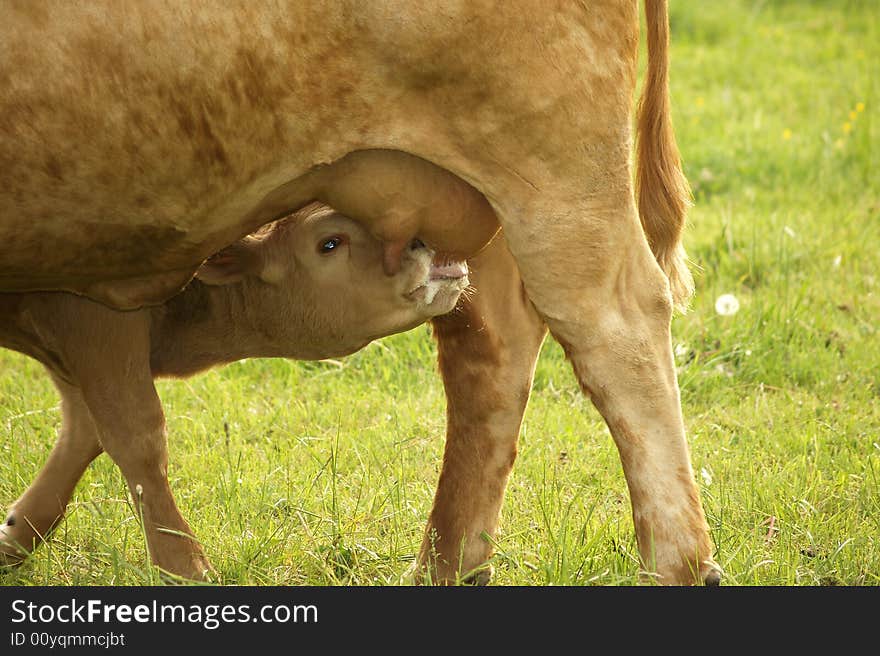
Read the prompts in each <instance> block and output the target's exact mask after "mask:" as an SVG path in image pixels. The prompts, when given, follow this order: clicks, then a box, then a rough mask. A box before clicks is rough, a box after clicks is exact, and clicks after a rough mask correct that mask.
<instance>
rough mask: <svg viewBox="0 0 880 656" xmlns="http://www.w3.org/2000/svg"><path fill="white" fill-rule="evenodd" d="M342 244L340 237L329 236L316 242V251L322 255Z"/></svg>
mask: <svg viewBox="0 0 880 656" xmlns="http://www.w3.org/2000/svg"><path fill="white" fill-rule="evenodd" d="M341 244H342V237H331V238H330V239H325V240H324V241H322V242H321V243H320V244H318V252H319V253H321V254H322V255H327V254H328V253H332V252H333V251H335V250H337V249H338V248H339V246H340V245H341Z"/></svg>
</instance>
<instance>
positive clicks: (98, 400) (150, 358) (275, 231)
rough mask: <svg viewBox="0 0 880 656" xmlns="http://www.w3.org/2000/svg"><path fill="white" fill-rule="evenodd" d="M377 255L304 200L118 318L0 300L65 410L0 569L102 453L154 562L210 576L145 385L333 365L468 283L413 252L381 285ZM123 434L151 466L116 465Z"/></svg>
mask: <svg viewBox="0 0 880 656" xmlns="http://www.w3.org/2000/svg"><path fill="white" fill-rule="evenodd" d="M384 250H385V249H384V245H383V243H382V242H380V241H378V240H376V239H375V238H374V237H372V236H371V235H370V234H369V233H368V232H367V231H366V229H365V228H364V227H363V226H362V225H361V224H360V223H358V222H356V221H354V220H352V219H350V218H349V217H346V216H344V215H342V214H340V213H338V212H336V211H334V210H333V209H332V208H330V207H327V206H325V205H320V204H317V203H313V204H310V205H307V206H306V207H305V208H303V209H302V210H300V211H298V212H296V213H295V214H293V215H291V216H289V217H285V218H283V219H279V220H278V221H274V222H272V223H270V224H269V225H267V226H264V227H262V228H261V229H260V230H259V232H257V233H256V234H254V235H251V236H248V237H246V238H244V239H242V240H240V241H238V242H236V243H235V244H233V245H231V246H229V247H227V248H226V249H224V250H223V251H221V252H220V253H218V254H216V255H214V256H213V257H211V258H209V259H208V260H207V261H206V262H205V263H204V264H203V265H202V266H201V267H200V268H199V270H198V271H197V272H196V276H195V279H194V280H193V281H192V282H191V283H190V284H189V285H187V286H186V287H185V288H184V290H183V291H182V292H180V293H179V294H177V295H175V296H173V297H172V298H171V299H169V300H168V301H166V302H165V303H162V304H160V305H157V306H152V307H149V308H144V309H141V310H135V311H131V312H121V311H119V310H114V309H111V308H108V307H106V306H104V305H102V304H100V303H98V302H96V301H93V300H91V299H89V298H87V297H84V296H79V295H76V294H71V293H69V292H24V293H18V294H0V346H5V347H8V348H13V349H15V350H17V351H19V352H22V353H25V354H27V355H30V356H32V357H34V358H35V359H37V360H39V361H40V362H41V363H42V364H43V365H44V366H45V367H46V369H47V370H48V372H49V374H50V376H51V377H52V380H53V382H54V383H55V386H56V388H57V389H58V392H59V394H60V396H61V409H62V422H61V428H60V430H59V435H58V442H57V443H56V445H55V447H54V449H53V450H52V453H51V454H50V455H49V459H48V461H47V462H46V464H45V465H44V467H43V469H42V471H41V472H40V473H39V475H38V476H37V478H36V480H35V481H34V482H33V484H32V485H31V486H30V487H29V488H28V489H27V491H26V492H25V493H24V494H23V495H22V496H21V498H19V499H18V501H17V502H16V503H15V504H14V505H13V507H12V509H11V510H10V511H9V513H8V516H7V518H6V521H5V522H4V524H3V525H2V526H0V560H2V561H5V562H7V563H15V562H17V561H20V560H22V559H23V558H24V557H25V556H26V555H27V554H29V553H30V552H32V551H33V550H34V548H35V547H37V546H38V545H39V543H40V542H41V541H42V540H43V539H45V537H46V536H48V535H49V533H50V532H51V530H52V529H53V528H54V527H55V526H56V525H57V524H58V522H59V521H60V520H61V519H62V517H63V516H64V511H65V508H66V506H67V502H68V500H69V499H70V495H71V493H72V492H73V489H74V486H75V485H76V483H77V481H78V480H79V479H80V477H81V476H82V474H83V471H84V470H85V469H86V467H87V466H88V465H89V463H91V461H92V460H93V459H94V458H96V457H97V456H98V455H99V454H101V453H102V451H104V450H106V451H107V452H108V453H110V454H111V455H112V456H113V457H114V458H115V459H117V462H118V463H119V464H120V466H121V467H122V469H123V472H124V474H125V476H126V478H127V480H128V486H129V488H130V490H131V492H132V494H133V495H134V497H135V499H136V500H140V499H145V498H146V499H149V503H143V504H141V505H142V507H143V508H144V509H145V511H146V512H145V513H144V515H143V523H144V530H145V533H146V538H147V545H148V548H149V552H150V556H151V558H152V560H153V563H154V564H155V565H157V566H158V567H160V568H161V569H163V570H165V571H168V572H173V573H177V574H181V575H184V576H187V577H190V578H192V577H197V578H202V577H205V576H207V575H208V573H209V572H210V571H211V568H210V564H209V562H208V560H207V558H206V557H205V555H204V553H203V550H202V548H201V547H200V546H199V542H198V541H197V540H195V539H192V540H190V542H189V545H188V547H189V548H187V549H180V548H179V547H180V536H184V535H192V531H191V529H190V527H189V524H187V522H186V520H185V519H184V518H183V516H182V515H181V513H180V511H179V510H178V509H177V505H176V504H175V502H174V498H173V497H172V495H171V489H170V486H169V483H168V477H167V454H166V453H165V447H164V440H165V434H164V432H165V431H164V426H165V418H164V413H163V411H162V407H161V403H160V401H159V397H158V395H157V393H156V388H155V386H154V384H153V379H154V378H156V377H159V376H173V377H178V378H180V377H186V376H191V375H193V374H195V373H198V372H200V371H203V370H205V369H207V368H209V367H213V366H216V365H220V364H225V363H228V362H233V361H236V360H240V359H243V358H248V357H286V358H296V359H301V360H319V359H325V358H332V357H341V356H345V355H348V354H350V353H353V352H355V351H357V350H359V349H361V348H363V347H364V346H365V345H366V344H368V343H369V342H371V341H373V340H374V339H377V338H379V337H383V336H385V335H390V334H393V333H397V332H402V331H404V330H409V329H410V328H412V327H414V326H416V325H419V324H421V323H423V322H425V321H426V320H428V319H429V318H431V317H435V316H438V315H441V314H445V313H446V312H449V311H451V310H452V309H453V308H454V307H455V305H456V303H457V302H458V298H459V295H460V294H461V293H462V291H464V289H465V288H466V287H467V285H468V277H467V266H466V265H465V264H464V263H463V262H443V263H439V262H437V261H436V260H435V258H434V255H435V254H434V252H433V251H432V250H430V249H428V248H427V247H426V246H424V244H422V243H421V242H418V241H414V242H411V243H410V244H409V246H408V248H406V249H405V250H404V252H402V253H401V256H400V268H399V270H398V271H397V273H395V274H394V275H392V276H387V275H386V274H385V272H384ZM132 425H133V427H134V429H135V431H136V433H137V434H139V435H144V436H147V437H148V438H149V439H152V440H153V441H154V442H156V443H157V444H156V448H157V449H158V450H159V451H160V452H161V457H160V467H159V468H158V469H152V468H150V467H149V466H146V465H145V463H144V462H140V461H137V460H129V459H127V458H126V457H125V453H126V451H127V446H126V444H125V441H126V438H127V435H126V432H125V431H126V429H127V428H128V427H129V426H132ZM157 506H158V507H160V508H161V510H159V511H158V512H156V511H155V509H156V507H157ZM156 514H158V515H160V516H161V517H162V518H163V519H162V521H163V522H165V523H163V524H157V522H156V521H155V519H156V518H155V515H156ZM169 520H171V522H172V523H168V522H169ZM169 530H171V531H175V532H176V533H174V534H171V533H169V532H168V531H169Z"/></svg>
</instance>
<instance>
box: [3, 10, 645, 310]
mask: <svg viewBox="0 0 880 656" xmlns="http://www.w3.org/2000/svg"><path fill="white" fill-rule="evenodd" d="M279 4H280V3H279ZM462 6H465V5H462ZM467 6H469V5H467ZM526 6H528V5H526ZM16 7H18V8H13V7H12V6H11V5H6V6H5V8H4V10H3V11H4V13H5V14H6V15H4V16H2V17H0V19H2V22H3V23H4V24H5V25H7V26H14V27H13V28H9V29H7V30H6V34H5V36H4V40H3V42H2V43H0V79H2V80H3V82H4V84H3V85H2V89H3V90H2V91H0V244H2V246H0V290H5V291H16V290H29V289H66V290H70V291H79V292H85V293H88V294H90V295H92V296H94V297H96V298H99V299H100V300H105V301H106V302H109V303H112V304H114V305H117V306H120V307H122V306H124V307H132V306H135V305H139V304H141V303H150V302H157V301H159V300H162V299H164V298H166V297H167V296H169V295H170V294H171V293H173V292H174V291H176V289H177V288H179V286H181V285H182V284H184V283H185V282H186V280H187V279H188V277H189V274H190V273H191V272H192V271H193V270H194V269H195V267H196V266H197V265H198V264H199V263H200V262H201V261H202V260H203V259H204V258H205V257H207V256H208V255H210V254H211V253H213V252H215V251H217V250H219V249H220V248H222V247H223V246H225V245H226V244H228V243H230V242H231V241H233V240H234V239H235V238H237V237H239V236H241V235H243V234H246V233H247V232H249V231H251V230H253V229H254V228H256V227H257V226H259V225H261V224H263V223H265V222H266V221H268V220H271V219H272V218H275V217H276V216H278V215H279V214H281V213H283V212H285V211H288V210H292V209H296V207H298V206H299V205H300V204H301V203H304V202H305V201H307V200H310V198H307V196H309V193H310V192H311V189H310V188H309V187H308V185H306V184H300V182H303V183H304V182H305V181H306V180H308V178H307V177H306V178H304V177H303V176H306V174H307V173H308V172H309V171H311V170H312V169H313V168H314V167H316V166H318V165H321V164H325V163H327V162H332V161H335V160H337V159H339V158H341V157H343V156H344V155H345V154H347V153H349V152H352V151H357V150H362V149H375V148H384V149H394V150H399V151H403V152H408V153H412V154H415V155H419V156H421V157H423V158H425V159H427V160H430V161H432V162H435V163H436V164H438V165H440V166H442V167H445V168H447V169H449V170H450V171H452V172H453V173H456V174H458V175H460V176H462V177H463V178H465V179H466V180H468V181H469V182H471V183H472V184H473V185H474V186H475V187H476V188H477V189H479V191H481V192H482V193H483V194H485V195H486V196H487V197H489V199H490V200H491V201H492V202H493V204H494V205H495V206H496V207H503V206H504V204H505V203H514V202H516V197H517V195H521V194H528V193H532V192H534V191H538V190H541V191H543V192H545V193H546V192H547V186H548V185H549V184H551V183H552V182H553V181H554V180H557V179H559V178H560V177H565V176H566V175H567V176H569V177H571V175H570V173H571V172H572V171H574V170H575V169H576V168H577V167H578V166H580V163H579V159H578V158H581V155H582V153H583V148H581V147H580V145H579V144H578V143H573V142H572V135H575V136H576V137H577V136H580V138H583V139H587V138H592V137H593V136H594V135H592V134H590V131H593V132H595V131H596V130H599V131H600V132H601V130H602V129H603V128H602V126H599V127H598V128H597V127H595V126H592V127H590V126H589V124H588V118H584V116H587V117H588V116H589V114H590V113H591V106H590V104H589V102H587V101H588V100H589V98H590V97H591V96H590V95H589V94H588V93H586V92H585V91H584V89H583V88H581V87H579V86H578V84H574V82H577V80H578V76H577V75H573V73H577V72H578V70H579V69H582V68H583V66H581V65H580V64H577V62H575V64H571V63H570V62H567V61H566V60H565V58H564V54H565V52H564V49H565V46H566V44H567V43H568V42H569V41H572V40H574V41H577V40H578V39H579V38H580V36H579V35H577V34H574V32H573V31H572V30H568V31H566V30H565V29H563V30H562V31H561V32H559V33H558V34H557V33H556V31H558V28H557V26H556V25H557V23H558V24H560V25H562V26H563V27H565V20H561V21H551V22H553V25H551V26H550V27H548V28H547V34H546V35H544V36H545V37H546V38H547V39H555V41H552V43H551V44H550V45H551V46H553V47H551V48H549V49H548V47H547V45H548V44H547V43H540V42H539V40H540V39H535V38H533V37H534V36H535V35H536V34H537V32H536V28H537V23H536V20H535V19H534V17H533V18H529V17H528V16H525V15H524V14H523V12H522V9H521V8H519V9H517V8H516V7H513V8H511V9H510V15H509V16H500V15H496V13H497V8H496V10H493V11H492V12H484V10H483V9H482V8H481V7H479V6H477V5H474V8H473V9H472V10H465V11H471V12H472V15H469V16H462V15H460V12H461V11H462V10H461V9H459V10H458V12H459V13H458V14H456V15H449V16H446V17H445V18H444V19H443V20H439V19H438V20H439V22H437V23H436V24H434V25H427V24H424V23H425V21H431V20H433V18H432V16H434V14H429V13H425V12H424V11H423V10H419V9H418V8H415V9H410V8H409V7H411V5H409V4H407V3H401V6H400V7H398V8H397V9H394V10H393V11H391V10H390V9H389V10H388V11H387V13H384V14H383V12H385V11H386V9H387V7H386V9H382V8H380V7H372V5H370V3H367V4H366V5H365V7H366V8H364V3H352V4H351V5H350V6H349V5H347V4H346V3H323V2H314V3H311V2H301V1H297V2H291V3H289V5H288V7H287V8H286V9H284V8H279V7H278V6H272V7H269V6H268V5H267V4H264V3H242V4H241V5H235V4H233V3H224V5H222V6H219V7H218V6H217V5H211V7H210V9H206V7H207V5H205V3H193V4H192V6H191V7H186V6H181V5H180V4H179V3H176V4H175V5H174V6H173V7H172V8H164V7H162V6H158V5H149V6H147V5H146V4H145V3H135V4H133V5H132V4H126V3H113V2H108V3H107V5H106V6H103V7H94V6H92V7H87V8H82V7H79V6H75V5H72V4H61V5H59V4H57V3H48V2H46V3H40V2H37V1H36V0H35V1H34V2H30V3H20V4H19V5H16ZM407 12H411V13H410V14H407ZM517 13H518V14H519V17H518V18H516V20H515V21H514V22H512V23H510V25H506V27H505V29H504V30H496V31H495V32H494V33H492V32H491V30H490V28H491V26H492V23H491V21H492V20H498V21H501V22H502V23H504V22H505V21H513V20H514V19H513V18H511V16H515V15H517ZM624 13H625V12H624ZM545 14H546V12H545V11H544V10H542V11H541V12H539V14H538V15H537V16H538V17H539V18H540V16H544V15H545ZM439 15H440V12H438V13H437V14H436V16H439ZM493 16H494V18H493ZM557 18H558V17H557ZM563 18H564V17H563ZM466 19H467V20H466ZM487 21H489V22H487ZM549 24H550V23H548V25H549ZM395 25H396V27H395ZM383 26H384V28H383ZM392 28H393V29H392ZM428 28H430V30H428ZM426 30H428V31H427V32H426ZM426 34H431V38H430V39H426V38H425V35H426ZM517 34H519V35H520V36H525V35H529V36H528V39H524V40H523V41H522V42H517V43H510V39H511V38H514V40H515V37H516V35H517ZM538 36H541V35H539V34H538ZM7 37H8V38H7ZM478 37H479V38H478ZM553 43H557V44H561V46H559V47H561V48H562V50H563V52H554V49H556V50H558V47H557V46H555V45H553ZM536 44H537V45H536ZM573 54H575V55H577V54H578V53H577V51H576V50H575V51H573ZM548 57H549V58H550V59H548ZM612 59H613V58H612ZM548 64H551V65H550V66H548ZM572 66H574V69H572ZM603 66H604V65H603ZM530 67H531V68H530ZM575 69H577V70H575ZM594 69H595V70H593V69H590V68H589V67H588V68H587V73H588V75H586V76H585V77H584V76H581V77H583V78H584V80H583V82H584V83H592V82H595V80H596V79H600V80H601V79H610V80H612V83H613V84H616V85H617V87H623V91H622V92H621V93H619V94H617V95H619V96H620V98H622V99H623V100H615V101H614V102H617V103H618V104H619V105H620V107H621V108H625V106H626V104H627V103H628V102H629V93H628V92H629V88H627V85H626V84H621V82H620V81H621V76H624V77H625V76H626V75H627V74H628V70H627V64H626V62H624V65H623V68H621V70H619V71H618V70H610V71H604V70H599V68H596V67H594ZM581 86H583V85H581ZM584 103H586V104H584ZM579 104H584V106H583V107H579V109H581V110H582V111H581V112H580V113H578V112H576V111H575V109H573V107H577V106H578V105H579ZM592 109H594V110H596V111H594V112H593V113H597V112H598V110H599V109H601V110H602V111H605V110H606V108H604V107H602V108H596V107H593V108H592ZM606 113H607V112H606ZM558 117H563V118H565V119H566V120H567V121H568V124H566V125H562V124H560V123H559V122H558V120H556V119H557V118H558ZM615 138H616V136H615ZM618 141H619V139H618ZM581 159H582V158H581ZM392 177H393V176H392ZM401 177H402V178H405V177H406V176H405V175H404V176H401ZM411 190H412V191H413V192H415V191H417V190H418V186H417V185H414V186H412V187H411ZM404 191H405V190H404ZM487 230H488V228H487ZM478 232H479V231H478ZM481 239H482V237H480V238H478V239H476V240H475V241H477V242H479V241H480V240H481ZM452 246H454V244H452ZM471 248H472V246H471V245H470V244H468V245H467V248H465V249H460V250H468V249H471ZM449 250H455V249H454V248H450V249H449ZM108 290H109V291H108ZM111 292H112V293H111Z"/></svg>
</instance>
